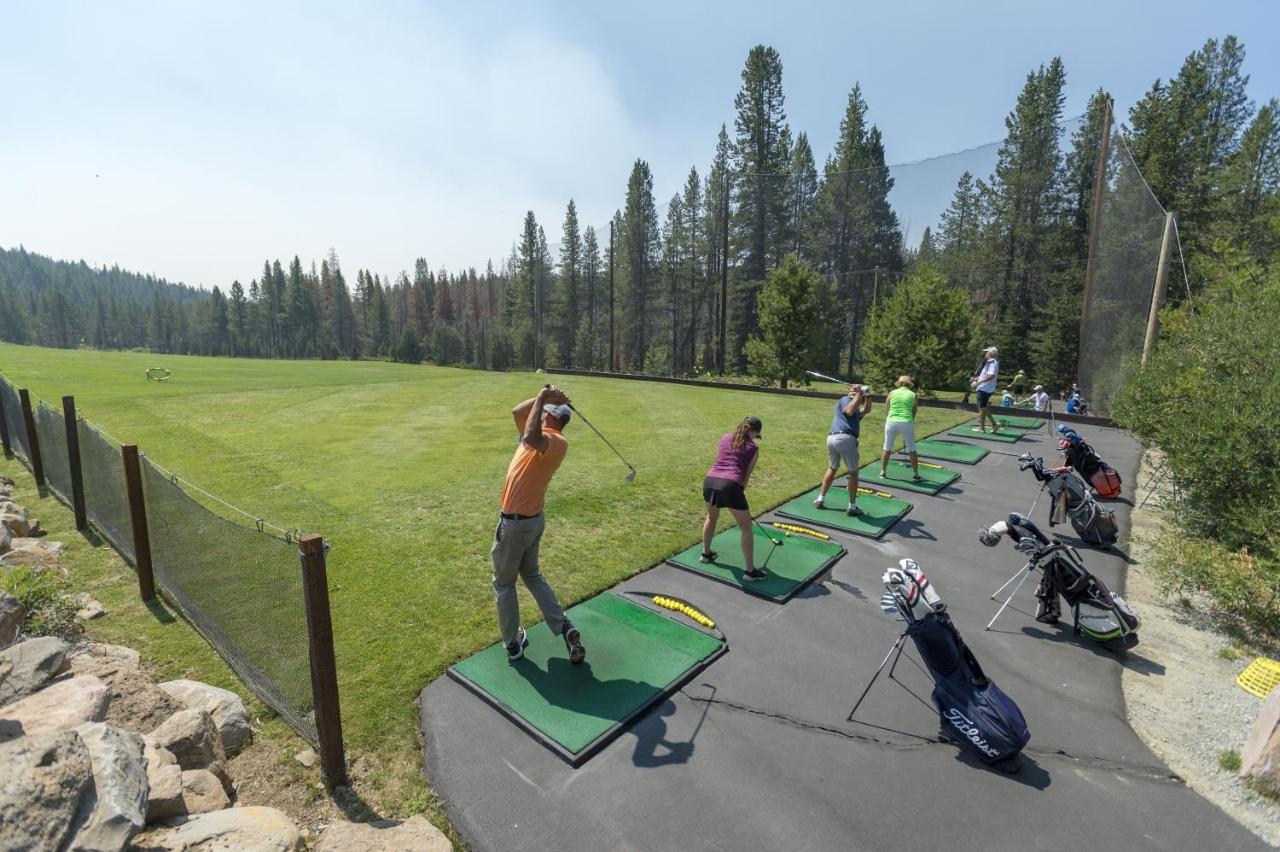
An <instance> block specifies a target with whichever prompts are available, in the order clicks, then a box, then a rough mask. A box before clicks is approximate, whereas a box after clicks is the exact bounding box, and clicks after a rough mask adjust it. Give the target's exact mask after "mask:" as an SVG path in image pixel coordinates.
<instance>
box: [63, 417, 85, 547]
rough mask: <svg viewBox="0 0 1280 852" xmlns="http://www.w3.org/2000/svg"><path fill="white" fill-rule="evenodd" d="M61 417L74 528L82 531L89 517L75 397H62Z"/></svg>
mask: <svg viewBox="0 0 1280 852" xmlns="http://www.w3.org/2000/svg"><path fill="white" fill-rule="evenodd" d="M62 419H63V420H64V421H66V424H67V462H68V466H69V467H70V468H71V493H70V494H69V495H67V496H69V497H70V498H71V509H72V511H74V512H75V513H76V529H78V530H81V531H83V530H84V529H85V528H86V527H88V526H89V517H88V513H87V511H86V509H85V505H84V471H82V470H81V469H80V430H79V429H78V428H77V427H76V398H75V397H74V396H64V397H63V398H62Z"/></svg>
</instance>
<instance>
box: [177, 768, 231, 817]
mask: <svg viewBox="0 0 1280 852" xmlns="http://www.w3.org/2000/svg"><path fill="white" fill-rule="evenodd" d="M230 806H231V799H229V798H227V791H226V790H224V789H222V782H221V781H219V780H218V779H217V777H215V776H214V774H213V773H212V772H210V771H209V770H207V769H188V770H186V771H184V772H183V773H182V809H183V810H184V811H185V812H186V813H188V814H206V813H209V812H210V811H220V810H222V809H223V808H227V807H230Z"/></svg>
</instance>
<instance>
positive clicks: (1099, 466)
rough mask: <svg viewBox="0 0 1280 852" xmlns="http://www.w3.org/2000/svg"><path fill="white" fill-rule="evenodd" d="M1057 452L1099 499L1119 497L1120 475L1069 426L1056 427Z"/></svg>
mask: <svg viewBox="0 0 1280 852" xmlns="http://www.w3.org/2000/svg"><path fill="white" fill-rule="evenodd" d="M1058 435H1059V436H1060V439H1059V441H1058V452H1060V453H1061V454H1062V457H1063V459H1064V460H1065V461H1066V463H1067V466H1068V467H1070V468H1071V469H1072V470H1074V471H1075V472H1076V473H1078V474H1080V477H1081V478H1082V479H1084V480H1085V482H1088V483H1089V484H1090V485H1091V486H1093V490H1094V491H1096V492H1098V496H1099V497H1103V498H1106V499H1111V498H1114V497H1119V496H1120V484H1121V483H1120V474H1119V473H1117V472H1116V470H1115V468H1113V467H1112V466H1111V465H1109V464H1107V463H1106V462H1104V461H1103V460H1102V459H1101V458H1099V456H1098V454H1097V452H1095V451H1094V449H1093V447H1091V446H1089V444H1088V442H1086V441H1085V440H1084V438H1083V437H1081V435H1080V433H1079V432H1077V431H1076V430H1074V429H1072V428H1071V427H1070V426H1066V425H1062V426H1059V427H1058Z"/></svg>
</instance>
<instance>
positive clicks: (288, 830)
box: [133, 807, 303, 852]
mask: <svg viewBox="0 0 1280 852" xmlns="http://www.w3.org/2000/svg"><path fill="white" fill-rule="evenodd" d="M133 842H134V846H133V848H134V849H135V850H137V852H177V851H178V850H200V852H295V850H301V849H302V848H303V843H302V834H301V832H299V831H298V827H297V826H296V825H294V824H293V820H291V819H289V818H288V817H287V816H285V815H284V814H283V813H281V812H280V811H278V810H276V809H275V808H262V807H248V808H228V809H227V810H225V811H215V812H214V813H209V814H200V815H199V816H194V817H187V818H185V819H177V820H173V821H172V824H171V825H167V826H165V827H157V828H154V829H152V830H151V831H148V832H147V833H145V834H142V835H139V836H138V837H136V838H134V841H133Z"/></svg>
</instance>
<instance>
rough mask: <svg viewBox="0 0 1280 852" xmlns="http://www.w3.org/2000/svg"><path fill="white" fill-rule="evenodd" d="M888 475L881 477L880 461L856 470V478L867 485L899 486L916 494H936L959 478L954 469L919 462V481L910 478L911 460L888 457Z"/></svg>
mask: <svg viewBox="0 0 1280 852" xmlns="http://www.w3.org/2000/svg"><path fill="white" fill-rule="evenodd" d="M887 472H888V474H889V475H888V476H887V477H884V478H881V476H880V462H871V464H866V465H863V466H862V469H861V470H859V471H858V479H859V480H860V481H861V482H864V483H866V484H867V485H883V486H885V487H887V488H901V489H902V490H903V491H915V492H916V493H918V494H937V493H938V492H939V491H941V490H942V489H944V488H946V487H947V486H948V485H950V484H951V483H953V482H955V481H956V480H957V479H959V478H960V474H959V473H957V472H956V471H954V470H947V469H946V468H945V467H942V466H940V465H936V464H928V463H927V462H921V463H920V481H919V482H915V481H913V480H912V478H911V462H909V461H905V462H904V461H898V460H897V459H890V460H889V466H888V471H887Z"/></svg>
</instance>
